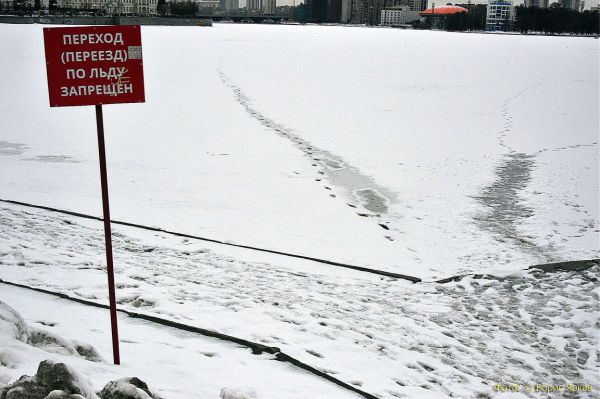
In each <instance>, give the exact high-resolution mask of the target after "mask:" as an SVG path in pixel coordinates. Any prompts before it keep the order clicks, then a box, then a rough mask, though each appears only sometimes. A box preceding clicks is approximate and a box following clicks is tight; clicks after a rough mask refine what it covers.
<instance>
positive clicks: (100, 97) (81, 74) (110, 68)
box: [44, 25, 144, 107]
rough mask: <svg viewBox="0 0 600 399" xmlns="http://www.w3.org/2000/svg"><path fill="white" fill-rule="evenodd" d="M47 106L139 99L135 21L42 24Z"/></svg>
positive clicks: (138, 42)
mask: <svg viewBox="0 0 600 399" xmlns="http://www.w3.org/2000/svg"><path fill="white" fill-rule="evenodd" d="M44 47H45V52H46V70H47V72H48V92H49V95H50V106H51V107H68V106H74V105H101V104H119V103H140V102H144V70H143V63H142V37H141V34H140V27H139V26H138V25H129V26H83V27H69V28H45V29H44Z"/></svg>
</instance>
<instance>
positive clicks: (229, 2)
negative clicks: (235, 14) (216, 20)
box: [219, 0, 240, 11]
mask: <svg viewBox="0 0 600 399" xmlns="http://www.w3.org/2000/svg"><path fill="white" fill-rule="evenodd" d="M219 8H220V9H221V10H227V11H237V10H238V8H240V0H220V1H219Z"/></svg>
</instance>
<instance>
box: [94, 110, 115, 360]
mask: <svg viewBox="0 0 600 399" xmlns="http://www.w3.org/2000/svg"><path fill="white" fill-rule="evenodd" d="M96 127H97V128H98V155H99V158H100V181H101V182H102V208H103V210H104V241H105V242H106V265H107V267H106V271H107V272H108V298H109V301H110V325H111V329H112V343H113V360H114V363H115V364H121V357H120V354H119V328H118V327H117V301H116V296H115V274H114V271H113V254H112V238H111V237H112V235H111V230H110V209H109V207H108V178H107V177H106V151H105V148H104V120H103V118H102V105H96Z"/></svg>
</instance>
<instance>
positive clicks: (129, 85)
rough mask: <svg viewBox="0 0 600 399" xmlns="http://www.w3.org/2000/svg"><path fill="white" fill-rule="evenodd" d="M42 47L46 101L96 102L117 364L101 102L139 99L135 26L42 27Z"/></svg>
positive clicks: (139, 50)
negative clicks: (43, 50) (48, 99)
mask: <svg viewBox="0 0 600 399" xmlns="http://www.w3.org/2000/svg"><path fill="white" fill-rule="evenodd" d="M44 48H45V53H46V71H47V73H48V93H49V97H50V106H51V107H68V106H78V105H95V107H96V126H97V129H98V157H99V160H100V182H101V186H102V209H103V215H104V238H105V243H106V264H107V268H106V270H107V274H108V297H109V302H110V321H111V330H112V342H113V361H114V364H120V363H121V359H120V353H119V330H118V326H117V303H116V295H115V277H114V269H113V254H112V238H111V237H112V234H111V227H110V207H109V201H108V177H107V172H106V150H105V141H104V120H103V116H102V105H103V104H122V103H135V102H137V103H141V102H144V101H145V94H144V73H143V64H142V39H141V33H140V27H139V26H137V25H134V26H84V27H69V28H45V29H44Z"/></svg>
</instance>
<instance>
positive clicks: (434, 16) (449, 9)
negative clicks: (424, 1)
mask: <svg viewBox="0 0 600 399" xmlns="http://www.w3.org/2000/svg"><path fill="white" fill-rule="evenodd" d="M461 12H469V10H468V9H466V8H464V7H460V6H453V5H451V4H448V5H445V6H439V7H436V6H435V3H433V4H432V7H431V8H428V9H427V10H425V11H422V12H420V13H419V15H420V16H421V17H423V18H426V19H427V20H428V21H429V23H430V24H431V28H432V29H444V28H445V26H446V18H447V17H448V16H449V15H454V14H458V13H461Z"/></svg>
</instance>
